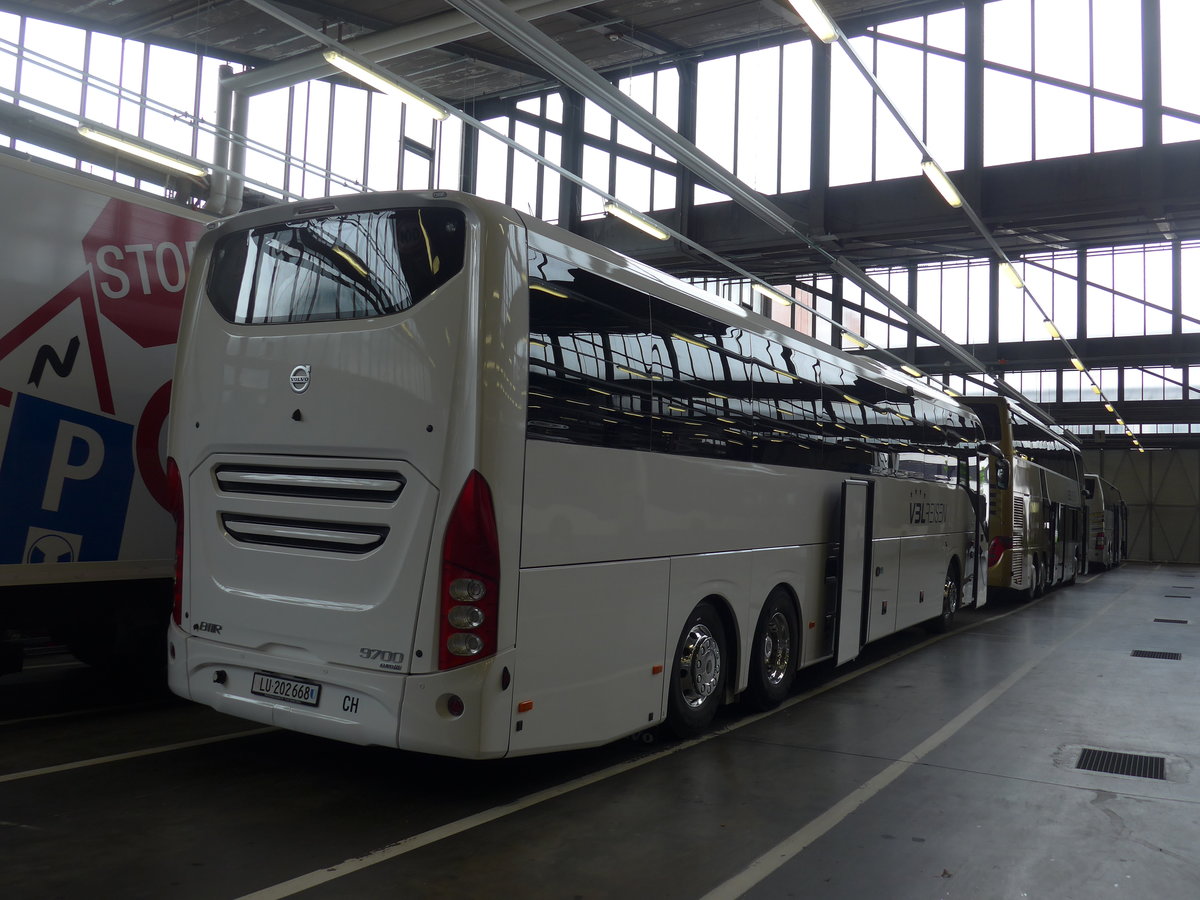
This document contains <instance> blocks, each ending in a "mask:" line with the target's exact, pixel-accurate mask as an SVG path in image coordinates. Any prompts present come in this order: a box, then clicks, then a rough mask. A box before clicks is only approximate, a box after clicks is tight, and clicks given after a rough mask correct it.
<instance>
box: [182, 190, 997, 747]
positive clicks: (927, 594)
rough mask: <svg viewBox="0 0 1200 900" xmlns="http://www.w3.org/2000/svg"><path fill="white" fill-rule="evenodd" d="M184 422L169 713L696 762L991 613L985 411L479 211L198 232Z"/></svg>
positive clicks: (336, 204)
mask: <svg viewBox="0 0 1200 900" xmlns="http://www.w3.org/2000/svg"><path fill="white" fill-rule="evenodd" d="M172 399H173V412H172V419H171V430H170V440H169V453H170V457H171V464H170V469H171V477H172V480H173V485H174V490H175V496H176V504H177V507H178V510H179V516H178V521H179V529H178V536H177V537H178V541H177V543H178V547H179V561H178V567H177V568H178V573H177V584H178V591H177V596H176V601H175V608H174V615H173V624H172V626H171V630H170V636H169V648H168V649H169V656H170V683H171V687H172V689H173V690H174V691H175V692H176V693H178V694H180V695H182V696H184V697H190V698H191V699H193V700H196V701H199V702H201V703H205V704H208V705H210V706H212V707H215V708H216V709H219V710H221V711H223V712H228V713H231V714H234V715H238V716H242V717H245V718H247V719H252V720H256V721H260V722H265V723H271V724H274V725H278V726H281V727H285V728H290V729H295V730H297V731H303V732H309V733H313V734H318V735H324V736H327V737H330V738H336V739H339V740H344V741H350V742H355V743H361V744H381V745H388V746H395V747H401V748H406V749H410V750H419V751H426V752H431V753H439V754H447V755H453V756H461V757H476V758H481V757H496V756H504V755H517V754H527V753H535V752H543V751H549V750H557V749H565V748H569V747H583V746H589V745H597V744H602V743H605V742H608V741H612V740H614V739H616V738H619V737H622V736H624V735H629V734H633V733H636V732H638V731H641V730H644V729H647V728H650V727H652V726H654V725H656V724H657V723H660V722H663V721H664V720H665V721H666V722H668V723H669V724H670V726H671V727H672V728H673V729H674V730H675V731H676V732H678V733H680V734H684V735H687V734H695V733H698V732H700V731H702V730H704V729H705V728H706V727H707V726H708V724H709V723H710V721H711V719H712V717H713V715H714V713H715V712H716V709H717V707H718V706H719V705H720V704H722V703H724V702H728V701H732V700H734V699H735V698H738V697H739V696H744V697H745V698H747V699H748V700H749V702H750V703H751V704H753V705H754V706H757V707H759V708H769V707H770V706H772V705H774V704H777V703H778V702H779V701H780V700H781V699H783V697H785V696H786V694H787V693H788V691H789V689H790V687H791V684H792V680H793V676H794V674H795V672H796V670H797V669H798V668H801V667H804V666H808V665H811V664H813V663H816V662H819V661H821V660H826V659H830V658H833V659H834V660H835V661H838V662H844V661H847V660H849V659H853V658H854V657H855V656H856V655H857V654H858V652H859V650H860V648H861V647H862V646H863V645H864V644H866V643H867V642H870V641H873V640H876V639H877V638H880V637H883V636H885V635H889V634H892V633H894V632H896V631H897V630H899V629H903V628H906V627H908V626H911V625H913V624H916V623H919V622H923V621H924V622H931V623H932V624H934V625H938V624H943V625H944V624H948V623H949V621H950V619H951V618H952V617H953V615H954V612H955V610H956V609H957V608H958V606H959V604H960V603H962V602H967V603H970V602H977V603H978V602H982V601H983V599H984V591H985V590H986V585H985V584H984V582H985V579H986V576H985V575H984V574H983V573H982V572H981V571H980V569H979V567H980V566H981V565H982V563H981V561H980V554H979V553H977V552H976V548H977V547H980V546H981V542H980V534H981V528H982V527H983V524H984V523H985V522H986V519H987V510H986V504H987V487H986V484H985V479H986V465H983V464H982V457H980V456H978V451H979V449H980V447H981V446H982V445H981V435H982V431H981V430H980V428H979V423H978V420H977V419H976V418H975V416H974V414H973V413H972V412H971V411H970V410H968V409H967V408H965V407H963V406H960V405H958V404H956V403H955V402H954V401H952V400H950V399H949V398H947V397H945V396H944V395H941V394H940V393H938V392H936V391H933V390H932V389H930V388H928V387H926V386H925V385H923V384H921V383H918V382H916V381H914V380H911V379H909V378H908V377H907V376H905V375H902V374H900V373H898V372H896V371H894V370H891V369H888V368H886V367H884V366H882V365H879V364H877V363H875V362H874V361H872V360H870V359H867V358H863V357H857V358H855V357H851V356H849V355H846V354H843V353H840V352H838V351H836V350H832V349H830V348H828V347H826V346H824V345H821V344H818V343H817V342H814V341H811V340H809V339H808V338H806V337H803V336H801V335H798V334H796V333H794V332H791V331H789V330H787V329H783V328H781V327H780V326H779V325H777V324H776V323H774V322H771V321H770V320H768V319H766V318H763V317H760V316H758V315H757V314H754V313H751V312H749V311H746V310H744V309H741V308H736V307H732V306H730V305H729V304H727V303H725V302H724V301H721V300H719V299H718V298H716V297H713V296H711V295H708V294H705V293H703V292H702V291H700V290H698V289H696V288H694V287H691V286H689V285H687V284H685V283H683V282H681V281H678V280H675V279H673V278H670V277H668V276H666V275H663V274H662V273H659V272H656V271H654V270H653V269H651V268H649V267H647V266H645V265H642V264H639V263H637V262H636V261H634V260H631V259H628V258H626V257H623V256H621V255H619V254H616V253H613V252H611V251H609V250H606V249H604V248H603V247H600V246H598V245H595V244H593V243H590V242H588V241H586V240H583V239H581V238H579V237H577V236H574V235H571V234H569V233H567V232H565V231H562V230H560V229H558V228H555V227H553V226H550V225H547V224H545V223H543V222H540V221H538V220H535V219H532V218H528V217H525V216H523V215H521V214H519V213H517V212H515V211H514V210H512V209H509V208H507V207H504V206H501V205H498V204H496V203H492V202H489V201H485V200H481V199H478V198H476V197H472V196H469V195H465V194H458V193H449V192H443V191H436V192H425V193H404V194H369V195H358V196H353V197H345V198H333V199H328V200H321V201H316V202H301V203H297V204H292V205H288V206H279V207H275V208H272V209H269V210H260V211H255V212H251V213H247V214H244V215H241V216H237V217H235V218H232V219H229V220H226V221H225V222H224V223H222V224H221V225H220V226H219V227H217V228H215V229H213V230H210V231H209V232H208V234H206V236H205V237H204V239H203V240H202V242H201V244H200V246H199V248H198V250H197V253H196V258H195V272H194V275H193V278H192V279H191V281H190V285H189V288H188V297H187V301H186V306H185V312H184V322H183V327H182V331H181V335H180V350H179V357H178V368H177V372H176V379H175V388H174V394H173V398H172ZM977 575H978V577H977Z"/></svg>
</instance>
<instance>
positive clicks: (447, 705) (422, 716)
mask: <svg viewBox="0 0 1200 900" xmlns="http://www.w3.org/2000/svg"><path fill="white" fill-rule="evenodd" d="M169 645H170V646H169V654H168V655H169V665H168V670H167V676H168V683H169V684H170V687H171V690H172V691H173V692H174V693H176V694H178V695H179V696H181V697H185V698H187V699H190V700H193V701H195V702H197V703H202V704H204V705H205V706H211V707H212V708H213V709H215V710H217V711H218V712H223V713H226V714H228V715H231V716H237V717H238V718H241V719H248V720H250V721H252V722H261V723H262V724H264V725H274V726H276V727H278V728H286V729H288V730H291V731H299V732H303V733H304V734H313V735H317V736H318V737H325V738H330V739H332V740H337V741H345V742H347V743H352V744H364V745H365V744H373V745H379V746H384V747H397V748H400V749H403V750H415V751H419V752H425V753H437V754H440V755H444V756H458V757H465V758H469V759H483V758H490V757H497V756H503V755H504V754H505V753H507V752H508V731H509V727H510V722H511V719H512V703H511V688H510V686H509V685H510V684H511V674H509V675H508V677H505V673H506V672H508V673H511V670H512V666H513V657H514V656H515V651H513V650H508V651H505V652H502V653H500V654H498V655H497V656H494V657H492V658H490V659H486V660H481V661H480V662H478V663H475V664H472V665H467V666H463V667H461V668H458V669H452V670H450V671H447V672H434V673H429V674H421V675H412V674H401V673H393V672H372V671H369V670H363V669H356V668H351V667H349V666H335V665H323V664H320V663H314V662H310V661H306V660H301V659H296V658H291V657H281V656H279V655H276V654H270V653H263V652H260V651H254V650H244V649H242V648H239V647H233V646H230V645H228V644H221V643H219V642H216V641H213V640H211V639H207V638H200V637H194V636H192V635H189V634H187V633H186V632H184V631H183V630H181V629H179V628H178V627H176V626H172V627H171V633H170V638H169ZM256 674H260V675H263V676H271V677H273V678H274V679H275V680H282V681H284V682H291V683H295V684H297V685H301V686H303V685H315V686H318V687H319V688H320V691H319V695H318V697H317V698H316V703H314V704H309V703H302V702H297V701H295V700H287V699H277V698H275V697H269V696H263V695H262V694H261V693H256V692H255V691H254V689H253V686H254V681H255V675H256ZM260 690H261V685H260Z"/></svg>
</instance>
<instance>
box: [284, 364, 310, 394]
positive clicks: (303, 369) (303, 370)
mask: <svg viewBox="0 0 1200 900" xmlns="http://www.w3.org/2000/svg"><path fill="white" fill-rule="evenodd" d="M311 381H312V366H296V368H294V369H292V374H291V375H289V376H288V383H290V384H291V386H292V390H293V391H295V392H296V393H297V394H303V393H304V392H305V391H307V390H308V385H309V382H311Z"/></svg>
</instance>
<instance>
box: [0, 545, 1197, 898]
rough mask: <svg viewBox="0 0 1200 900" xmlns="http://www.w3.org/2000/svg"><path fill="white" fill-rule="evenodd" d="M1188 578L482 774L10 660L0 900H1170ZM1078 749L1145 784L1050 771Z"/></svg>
mask: <svg viewBox="0 0 1200 900" xmlns="http://www.w3.org/2000/svg"><path fill="white" fill-rule="evenodd" d="M1197 584H1200V570H1197V569H1190V568H1184V567H1170V566H1153V565H1127V566H1125V567H1124V568H1122V569H1120V570H1117V571H1114V572H1108V573H1104V574H1102V575H1099V576H1094V577H1093V576H1089V577H1087V578H1084V579H1081V580H1080V583H1079V584H1077V585H1075V586H1074V587H1069V588H1063V589H1060V590H1057V591H1055V592H1053V593H1051V594H1049V595H1048V596H1047V597H1045V598H1044V599H1043V600H1040V601H1038V602H1036V603H1033V604H1019V603H1015V602H1003V601H1001V602H993V603H991V604H989V605H988V606H987V607H986V608H985V609H983V610H978V611H966V612H964V613H963V614H962V615H961V616H960V621H959V626H960V627H959V629H958V630H957V631H956V632H955V633H954V634H951V635H949V636H948V637H946V638H945V639H938V640H933V641H930V640H929V638H928V636H927V635H925V634H924V633H922V632H920V631H919V630H913V631H910V632H907V633H905V634H904V635H899V636H897V637H895V638H892V639H889V640H888V641H886V642H884V643H883V644H881V645H877V646H874V647H872V648H871V649H870V651H869V653H868V654H866V655H865V656H864V658H863V659H861V660H859V661H858V662H857V663H855V664H854V666H852V667H850V668H848V669H846V670H839V671H837V672H832V671H821V672H815V673H808V674H806V676H805V677H804V678H803V679H802V683H801V684H800V685H799V686H798V687H797V690H796V693H795V695H794V697H793V698H792V700H791V701H790V703H789V704H788V705H786V706H785V707H784V708H783V709H781V710H778V711H776V712H775V713H773V714H770V715H767V716H758V717H750V716H744V715H741V714H740V713H739V712H737V711H736V710H730V711H729V712H728V714H723V715H722V716H721V718H720V720H719V723H718V725H719V729H718V731H717V732H716V733H715V734H714V735H713V736H710V737H707V738H705V739H702V740H700V741H697V742H693V743H689V744H677V743H674V742H670V741H659V742H656V743H654V744H650V745H646V744H642V743H639V742H635V741H621V742H618V743H616V744H613V745H610V746H609V747H604V748H600V749H597V750H590V751H584V752H577V753H567V754H557V755H552V756H548V757H540V758H533V759H518V760H504V761H498V762H488V763H469V762H460V761H454V760H440V759H435V758H431V757H424V756H418V755H413V754H403V753H398V752H393V751H387V750H380V749H374V748H368V749H363V748H357V747H350V746H343V745H339V744H334V743H331V742H327V741H322V740H319V739H316V738H310V737H306V736H304V735H297V734H291V733H287V732H281V731H272V730H263V729H259V728H255V727H252V726H251V725H250V724H249V723H245V722H242V721H239V720H234V719H229V718H226V717H223V716H220V715H218V714H216V713H214V712H212V711H210V710H207V709H204V708H201V707H198V706H192V705H189V704H185V703H183V702H181V701H175V700H172V699H170V698H165V697H163V696H162V695H161V694H159V693H157V692H156V691H154V690H151V689H148V688H146V687H144V686H139V685H135V684H126V683H120V682H117V681H106V680H104V679H102V678H100V677H99V676H98V675H96V674H95V673H94V672H92V671H91V670H89V669H86V668H82V667H79V666H76V665H73V664H71V663H70V662H69V661H67V660H65V659H53V658H50V659H47V660H43V661H34V663H33V665H34V666H39V665H40V666H42V667H41V668H31V669H29V670H28V671H27V672H25V673H24V674H22V675H20V676H10V677H6V678H4V679H2V680H0V897H3V898H5V900H18V898H20V900H24V898H51V897H53V898H77V897H78V898H82V897H88V898H91V897H122V898H126V897H128V898H133V897H153V898H161V897H171V898H180V900H183V898H192V897H197V898H226V897H241V896H245V895H251V894H254V895H255V896H259V897H286V896H302V897H305V898H342V897H350V896H355V897H371V898H374V897H404V898H438V897H446V898H464V897H470V898H478V897H521V898H523V897H530V898H542V897H544V898H604V897H619V898H622V900H630V898H640V897H656V898H658V897H662V898H675V897H678V898H700V897H712V898H723V897H737V896H748V897H753V898H775V897H780V898H783V897H817V898H855V900H863V898H888V900H902V898H914V900H916V898H920V900H928V898H935V897H961V898H972V900H977V898H1026V897H1029V898H1055V900H1071V898H1078V900H1092V898H1097V897H1137V898H1147V897H1153V898H1156V900H1193V898H1197V897H1200V783H1198V780H1197V778H1196V777H1194V772H1193V767H1194V765H1195V764H1196V763H1197V762H1198V761H1200V690H1198V688H1200V679H1198V676H1197V672H1198V669H1197V665H1198V663H1200V608H1198V607H1196V606H1195V603H1196V600H1195V599H1193V598H1194V597H1195V595H1196V593H1197V591H1196V587H1197ZM1155 618H1167V619H1184V620H1189V622H1190V624H1187V625H1178V624H1167V623H1155V622H1154V621H1153V620H1154V619H1155ZM1134 650H1155V651H1171V652H1178V653H1181V654H1182V659H1181V660H1178V661H1173V660H1162V659H1143V658H1135V657H1131V656H1130V653H1131V651H1134ZM1084 747H1090V748H1096V749H1105V750H1114V751H1120V752H1123V753H1132V754H1144V755H1152V756H1158V757H1162V758H1164V759H1165V774H1166V778H1165V780H1152V779H1147V778H1141V777H1134V776H1129V775H1109V774H1101V773H1096V772H1089V771H1083V770H1079V769H1077V768H1076V763H1077V760H1078V757H1079V752H1080V749H1081V748H1084ZM254 892H261V893H258V894H255V893H254Z"/></svg>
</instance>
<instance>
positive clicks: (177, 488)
mask: <svg viewBox="0 0 1200 900" xmlns="http://www.w3.org/2000/svg"><path fill="white" fill-rule="evenodd" d="M167 502H168V503H169V504H170V508H171V515H172V516H174V518H175V597H174V600H173V602H172V605H171V618H172V619H174V620H175V624H176V625H182V624H183V478H182V477H181V476H180V474H179V466H177V465H176V464H175V460H173V459H169V458H168V459H167Z"/></svg>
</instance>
